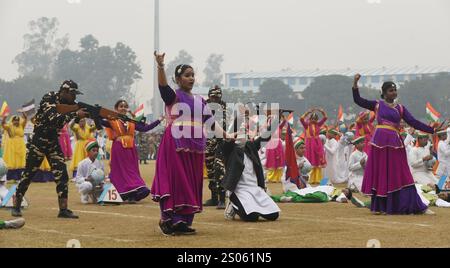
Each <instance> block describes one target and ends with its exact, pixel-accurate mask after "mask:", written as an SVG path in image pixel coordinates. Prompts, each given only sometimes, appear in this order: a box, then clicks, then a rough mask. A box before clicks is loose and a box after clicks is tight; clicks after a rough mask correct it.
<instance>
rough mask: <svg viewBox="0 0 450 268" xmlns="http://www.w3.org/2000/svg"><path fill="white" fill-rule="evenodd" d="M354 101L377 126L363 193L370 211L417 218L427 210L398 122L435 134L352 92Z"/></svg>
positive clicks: (402, 112) (399, 110)
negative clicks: (373, 116)
mask: <svg viewBox="0 0 450 268" xmlns="http://www.w3.org/2000/svg"><path fill="white" fill-rule="evenodd" d="M353 99H354V101H355V103H356V104H358V105H359V106H361V107H363V108H366V109H369V110H371V111H375V112H376V119H377V122H378V125H377V127H376V129H375V132H374V134H373V137H372V139H371V141H370V145H371V148H370V151H369V154H368V159H367V164H366V168H365V170H364V178H363V184H362V189H361V190H362V192H363V193H364V194H366V195H370V196H371V199H372V200H371V207H370V209H371V211H373V212H382V213H386V214H418V213H423V212H424V211H425V210H426V209H427V206H426V205H425V204H424V203H423V202H422V201H421V199H420V197H419V195H418V193H417V191H416V187H415V185H414V179H413V177H412V175H411V171H410V169H409V166H408V161H407V156H406V150H405V146H404V144H403V140H402V139H401V136H400V132H399V129H400V120H401V119H403V120H404V121H405V122H406V123H408V124H409V125H411V126H412V127H414V128H415V129H418V130H422V131H424V132H428V133H433V132H434V130H433V129H432V128H431V127H429V126H427V125H426V124H423V123H421V122H419V121H418V120H416V119H415V118H414V117H413V116H412V115H411V114H410V113H409V111H408V110H407V109H406V108H405V107H404V106H402V105H400V104H398V105H396V106H395V108H393V107H390V106H388V104H386V102H384V101H383V100H380V101H369V100H366V99H363V98H361V97H360V95H359V91H358V90H357V89H353Z"/></svg>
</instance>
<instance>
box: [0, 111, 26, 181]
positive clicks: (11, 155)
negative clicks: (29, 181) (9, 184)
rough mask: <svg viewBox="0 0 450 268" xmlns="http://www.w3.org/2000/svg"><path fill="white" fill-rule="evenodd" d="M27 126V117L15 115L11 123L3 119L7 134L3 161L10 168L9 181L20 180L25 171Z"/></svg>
mask: <svg viewBox="0 0 450 268" xmlns="http://www.w3.org/2000/svg"><path fill="white" fill-rule="evenodd" d="M26 124H27V116H26V115H25V114H23V115H22V118H20V117H19V116H17V115H15V116H13V117H12V119H11V121H10V122H8V123H7V122H6V117H3V120H2V127H3V129H4V130H5V132H6V135H5V136H6V141H5V143H4V146H5V147H4V153H3V160H4V161H5V163H6V166H7V167H8V174H7V175H6V177H7V179H8V180H20V176H21V174H22V171H23V170H24V169H25V157H26V146H25V140H24V129H25V125H26Z"/></svg>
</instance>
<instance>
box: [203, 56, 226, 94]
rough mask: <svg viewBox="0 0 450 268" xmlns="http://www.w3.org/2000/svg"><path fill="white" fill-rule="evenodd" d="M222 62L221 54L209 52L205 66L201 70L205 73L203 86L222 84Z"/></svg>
mask: <svg viewBox="0 0 450 268" xmlns="http://www.w3.org/2000/svg"><path fill="white" fill-rule="evenodd" d="M222 62H223V55H221V54H211V55H209V57H208V59H207V60H206V67H205V69H204V70H203V73H205V80H204V81H203V86H205V87H212V86H214V85H219V86H222V73H221V64H222Z"/></svg>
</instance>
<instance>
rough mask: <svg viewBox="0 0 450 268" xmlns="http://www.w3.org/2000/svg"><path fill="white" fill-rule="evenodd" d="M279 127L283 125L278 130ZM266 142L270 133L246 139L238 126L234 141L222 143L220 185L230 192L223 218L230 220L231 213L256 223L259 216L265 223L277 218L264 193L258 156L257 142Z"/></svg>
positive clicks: (244, 130) (243, 130)
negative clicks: (223, 160)
mask: <svg viewBox="0 0 450 268" xmlns="http://www.w3.org/2000/svg"><path fill="white" fill-rule="evenodd" d="M283 126H284V122H283V124H281V126H280V128H282V127H283ZM275 129H276V127H275ZM269 139H270V132H266V133H264V135H263V137H255V138H254V139H249V138H248V136H247V134H246V129H245V128H244V127H241V129H240V130H239V134H238V136H237V138H236V139H233V140H226V141H225V142H224V145H223V153H224V156H225V170H226V171H225V177H224V179H223V181H222V186H223V187H224V188H225V189H226V190H227V191H230V192H231V194H230V202H229V203H228V205H227V208H226V209H225V217H226V218H229V219H230V218H234V213H237V214H238V215H239V217H240V218H241V219H242V220H244V221H257V220H258V218H259V217H260V216H261V217H263V218H265V219H267V220H276V219H277V218H278V217H279V211H280V209H279V208H278V206H277V205H276V204H275V202H274V201H273V200H272V199H271V198H270V196H269V195H268V194H267V193H266V192H265V190H264V189H265V178H264V172H263V166H262V164H261V160H260V158H259V155H258V151H259V149H260V148H261V142H263V141H268V140H269Z"/></svg>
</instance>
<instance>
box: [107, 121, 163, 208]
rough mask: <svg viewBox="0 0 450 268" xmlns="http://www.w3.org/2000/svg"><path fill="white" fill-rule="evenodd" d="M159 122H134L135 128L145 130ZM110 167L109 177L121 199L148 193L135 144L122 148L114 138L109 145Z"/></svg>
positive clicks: (135, 197)
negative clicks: (110, 145)
mask: <svg viewBox="0 0 450 268" xmlns="http://www.w3.org/2000/svg"><path fill="white" fill-rule="evenodd" d="M102 123H103V125H104V126H106V127H108V126H109V123H108V122H102ZM159 123H160V121H159V120H156V121H155V122H153V123H151V124H149V125H147V124H136V130H137V131H139V132H147V131H149V130H151V129H153V128H155V127H156V126H157V125H159ZM110 167H111V171H110V173H109V178H110V179H111V182H112V184H113V185H114V187H116V189H117V191H118V192H119V194H120V195H121V197H122V198H123V199H125V200H126V199H129V198H133V199H134V200H136V201H139V200H141V199H143V198H145V197H147V196H148V195H149V194H150V190H149V189H148V188H147V186H146V185H145V181H144V180H143V179H142V177H141V173H140V171H139V158H138V152H137V149H136V147H135V146H133V147H132V148H124V147H123V145H122V142H121V141H120V140H117V139H116V140H114V141H113V143H112V147H111V162H110Z"/></svg>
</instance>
